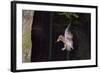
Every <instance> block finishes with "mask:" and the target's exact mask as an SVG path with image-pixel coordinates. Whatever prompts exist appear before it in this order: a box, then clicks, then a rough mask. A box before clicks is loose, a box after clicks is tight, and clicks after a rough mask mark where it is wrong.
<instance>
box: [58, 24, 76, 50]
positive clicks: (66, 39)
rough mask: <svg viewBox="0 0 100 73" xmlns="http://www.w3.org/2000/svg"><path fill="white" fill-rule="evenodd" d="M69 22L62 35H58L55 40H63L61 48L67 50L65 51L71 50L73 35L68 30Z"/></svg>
mask: <svg viewBox="0 0 100 73" xmlns="http://www.w3.org/2000/svg"><path fill="white" fill-rule="evenodd" d="M70 25H71V24H69V25H68V26H67V28H66V29H65V32H64V35H59V37H58V39H57V41H56V42H60V41H61V42H63V43H64V47H63V48H62V49H61V50H63V51H64V50H67V51H71V50H72V49H74V48H73V35H72V33H71V32H70V31H69V27H70Z"/></svg>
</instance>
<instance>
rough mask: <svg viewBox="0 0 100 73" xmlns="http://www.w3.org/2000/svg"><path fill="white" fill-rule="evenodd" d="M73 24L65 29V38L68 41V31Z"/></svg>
mask: <svg viewBox="0 0 100 73" xmlns="http://www.w3.org/2000/svg"><path fill="white" fill-rule="evenodd" d="M70 25H71V24H68V26H67V28H66V29H65V33H64V36H65V40H66V39H67V36H68V32H69V31H68V30H69V27H70Z"/></svg>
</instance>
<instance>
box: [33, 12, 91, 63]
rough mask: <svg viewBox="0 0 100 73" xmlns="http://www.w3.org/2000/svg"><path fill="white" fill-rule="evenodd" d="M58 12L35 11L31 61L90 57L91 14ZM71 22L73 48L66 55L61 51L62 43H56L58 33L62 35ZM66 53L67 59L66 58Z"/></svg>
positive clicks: (65, 52)
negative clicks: (68, 14) (73, 14)
mask: <svg viewBox="0 0 100 73" xmlns="http://www.w3.org/2000/svg"><path fill="white" fill-rule="evenodd" d="M59 13H60V12H47V11H35V12H34V16H33V23H32V31H31V41H32V50H31V62H42V61H63V60H85V59H90V58H91V55H90V54H91V52H90V51H91V47H90V39H91V38H90V35H91V34H90V33H91V31H90V27H91V23H90V22H91V21H90V19H91V14H89V13H75V14H77V15H78V18H75V17H73V16H70V17H71V19H69V18H68V17H66V16H65V15H59ZM69 22H71V26H70V29H69V30H70V31H71V32H72V34H73V42H74V50H72V51H71V52H70V54H69V55H68V54H67V53H68V52H67V51H66V50H65V51H62V50H61V48H62V47H63V43H62V42H59V43H56V40H57V38H58V36H59V35H64V31H65V29H66V27H67V25H68V24H69ZM67 55H68V56H69V59H67V58H66V57H67Z"/></svg>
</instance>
